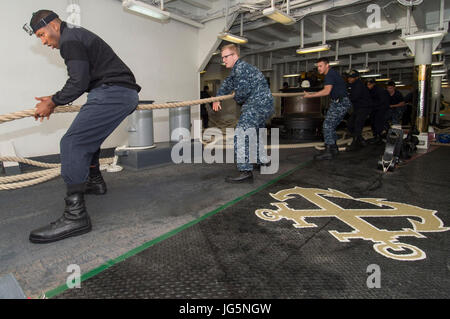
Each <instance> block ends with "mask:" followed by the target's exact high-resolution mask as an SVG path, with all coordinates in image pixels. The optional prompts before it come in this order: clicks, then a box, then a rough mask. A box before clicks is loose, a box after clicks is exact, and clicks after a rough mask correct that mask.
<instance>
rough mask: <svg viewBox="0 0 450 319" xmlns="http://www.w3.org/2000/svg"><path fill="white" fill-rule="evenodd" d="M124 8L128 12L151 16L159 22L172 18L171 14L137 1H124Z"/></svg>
mask: <svg viewBox="0 0 450 319" xmlns="http://www.w3.org/2000/svg"><path fill="white" fill-rule="evenodd" d="M122 6H123V7H124V8H126V9H128V10H131V11H134V12H137V13H140V14H143V15H146V16H150V17H152V18H155V19H159V20H167V19H169V18H170V13H169V12H166V11H163V10H161V9H159V8H157V7H155V6H151V5H149V4H147V3H144V2H141V1H135V0H124V1H123V2H122Z"/></svg>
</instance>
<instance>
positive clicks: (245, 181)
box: [225, 177, 253, 184]
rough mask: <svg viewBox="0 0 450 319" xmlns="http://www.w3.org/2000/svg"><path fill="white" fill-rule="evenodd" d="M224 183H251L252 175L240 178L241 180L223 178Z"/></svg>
mask: <svg viewBox="0 0 450 319" xmlns="http://www.w3.org/2000/svg"><path fill="white" fill-rule="evenodd" d="M225 182H226V183H230V184H241V183H242V184H244V183H248V184H253V177H252V178H246V179H242V180H238V181H235V180H232V179H227V178H226V179H225Z"/></svg>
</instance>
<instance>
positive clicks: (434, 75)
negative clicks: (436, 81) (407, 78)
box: [431, 73, 445, 77]
mask: <svg viewBox="0 0 450 319" xmlns="http://www.w3.org/2000/svg"><path fill="white" fill-rule="evenodd" d="M431 76H432V77H437V76H445V73H442V74H431Z"/></svg>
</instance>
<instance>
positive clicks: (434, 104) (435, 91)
mask: <svg viewBox="0 0 450 319" xmlns="http://www.w3.org/2000/svg"><path fill="white" fill-rule="evenodd" d="M431 82H432V93H431V113H430V124H439V113H440V109H441V85H442V76H435V77H432V78H431Z"/></svg>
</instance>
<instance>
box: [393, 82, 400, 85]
mask: <svg viewBox="0 0 450 319" xmlns="http://www.w3.org/2000/svg"><path fill="white" fill-rule="evenodd" d="M394 83H395V85H398V84H402V82H401V81H395V82H394Z"/></svg>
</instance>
